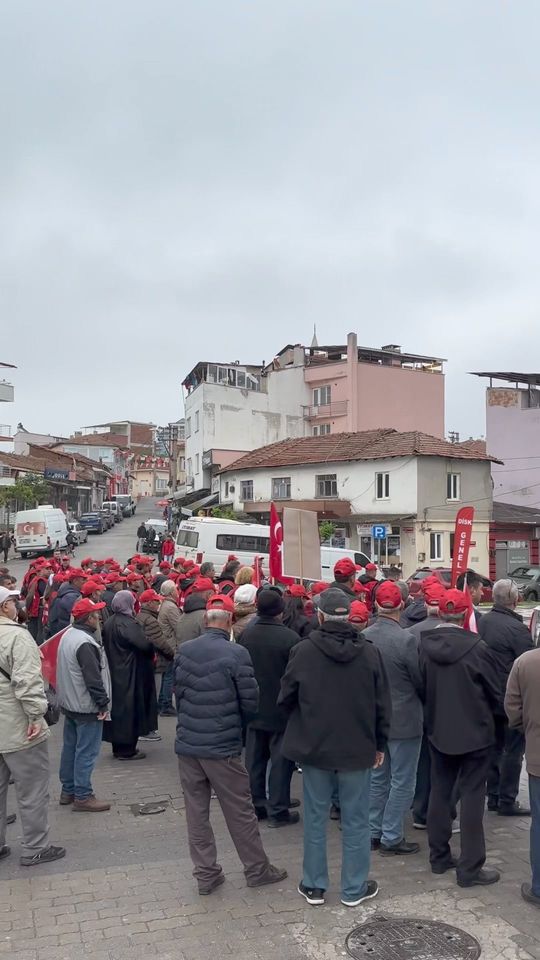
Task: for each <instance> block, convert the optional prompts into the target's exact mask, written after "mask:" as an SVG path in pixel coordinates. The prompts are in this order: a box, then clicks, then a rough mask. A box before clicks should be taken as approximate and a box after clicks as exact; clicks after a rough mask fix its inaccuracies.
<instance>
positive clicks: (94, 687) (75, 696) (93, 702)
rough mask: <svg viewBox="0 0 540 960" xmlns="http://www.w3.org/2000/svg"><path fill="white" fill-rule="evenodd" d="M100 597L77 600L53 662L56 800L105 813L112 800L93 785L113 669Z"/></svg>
mask: <svg viewBox="0 0 540 960" xmlns="http://www.w3.org/2000/svg"><path fill="white" fill-rule="evenodd" d="M104 608H105V604H104V603H94V602H93V601H92V600H90V599H89V598H86V599H85V598H83V599H81V600H78V601H77V602H76V603H75V604H74V606H73V610H72V617H73V624H72V626H71V627H68V629H67V630H66V632H65V633H64V634H63V635H62V639H61V640H60V645H59V647H58V659H57V667H56V682H57V693H58V700H59V703H60V706H61V707H62V713H63V714H64V745H63V748H62V757H61V760H60V781H61V784H62V793H61V794H60V804H61V805H62V806H69V805H71V804H72V805H73V810H76V811H79V812H86V813H103V812H105V811H106V810H110V807H111V805H110V803H103V802H102V801H99V800H98V799H97V798H96V796H95V795H94V791H93V789H92V772H93V769H94V767H95V765H96V762H97V758H98V756H99V751H100V749H101V737H102V734H103V721H104V720H106V719H108V717H109V711H110V708H111V675H110V673H109V665H108V663H107V657H106V656H105V651H104V649H103V644H102V643H101V639H100V638H99V633H98V629H99V625H100V621H99V613H100V610H103V609H104Z"/></svg>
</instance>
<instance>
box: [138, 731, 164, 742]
mask: <svg viewBox="0 0 540 960" xmlns="http://www.w3.org/2000/svg"><path fill="white" fill-rule="evenodd" d="M139 740H156V741H157V740H161V734H160V733H158V732H157V730H151V731H150V733H147V734H146V736H145V737H139Z"/></svg>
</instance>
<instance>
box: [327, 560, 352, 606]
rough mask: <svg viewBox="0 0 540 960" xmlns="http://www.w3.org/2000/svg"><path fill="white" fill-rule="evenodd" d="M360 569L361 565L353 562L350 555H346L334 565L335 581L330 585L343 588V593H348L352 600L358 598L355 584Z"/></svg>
mask: <svg viewBox="0 0 540 960" xmlns="http://www.w3.org/2000/svg"><path fill="white" fill-rule="evenodd" d="M358 570H360V567H358V566H357V565H356V564H355V563H353V561H352V560H351V559H350V557H344V558H343V560H338V562H337V563H336V564H335V565H334V582H333V583H331V584H329V586H330V587H337V588H338V589H339V590H343V593H346V594H347V596H348V597H349V599H350V600H356V594H355V592H354V584H355V582H356V574H357V571H358Z"/></svg>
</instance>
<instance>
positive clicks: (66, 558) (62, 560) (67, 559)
mask: <svg viewBox="0 0 540 960" xmlns="http://www.w3.org/2000/svg"><path fill="white" fill-rule="evenodd" d="M60 563H67V564H70V563H71V560H70V559H69V557H60Z"/></svg>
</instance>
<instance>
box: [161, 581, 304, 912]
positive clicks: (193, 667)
mask: <svg viewBox="0 0 540 960" xmlns="http://www.w3.org/2000/svg"><path fill="white" fill-rule="evenodd" d="M233 613H234V602H233V600H232V599H231V598H230V597H227V596H220V595H219V594H215V595H214V596H212V597H210V599H209V601H208V605H207V612H206V630H205V631H204V633H203V634H202V635H201V636H200V637H197V638H196V639H195V640H188V641H187V642H186V643H183V644H181V646H180V647H179V650H178V654H177V657H176V660H175V682H176V703H177V709H178V724H177V728H176V743H175V749H176V753H177V755H178V766H179V770H180V780H181V783H182V788H183V791H184V799H185V804H186V821H187V828H188V836H189V851H190V854H191V859H192V861H193V865H194V870H193V875H194V877H195V878H196V880H197V883H198V886H199V893H200V894H201V895H202V896H207V895H209V894H211V893H212V892H213V891H214V890H215V889H216V888H217V887H219V886H220V885H221V884H222V883H223V882H224V880H225V876H224V874H223V871H222V869H221V866H220V865H219V864H218V862H217V851H216V841H215V837H214V833H213V830H212V827H211V824H210V820H209V810H210V795H211V790H212V788H213V789H214V791H215V793H216V795H217V798H218V800H219V803H220V806H221V809H222V811H223V815H224V817H225V820H226V823H227V828H228V830H229V833H230V835H231V837H232V839H233V842H234V845H235V847H236V851H237V853H238V856H239V857H240V859H241V861H242V863H243V865H244V874H245V877H246V882H247V885H248V887H261V886H264V885H266V884H269V883H279V882H280V881H281V880H284V879H285V877H286V876H287V871H286V870H278V868H277V867H274V866H272V864H271V863H270V861H269V860H268V857H267V855H266V853H265V851H264V848H263V845H262V842H261V837H260V834H259V827H258V823H257V817H256V816H255V811H254V809H253V804H252V802H251V793H250V789H249V778H248V774H247V770H246V768H245V766H244V764H243V763H242V760H241V753H242V728H243V726H244V725H245V724H246V722H247V721H249V719H250V718H251V717H252V716H254V714H256V712H257V706H258V699H259V691H258V688H257V682H256V680H255V677H254V674H253V665H252V663H251V659H250V656H249V653H248V652H247V650H246V649H245V648H244V647H242V646H240V644H237V643H231V642H230V634H231V627H232V618H233Z"/></svg>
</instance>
